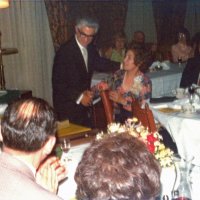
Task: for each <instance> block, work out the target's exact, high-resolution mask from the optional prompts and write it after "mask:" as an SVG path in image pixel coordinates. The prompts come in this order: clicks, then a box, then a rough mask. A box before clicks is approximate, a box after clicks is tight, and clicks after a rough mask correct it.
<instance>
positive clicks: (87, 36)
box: [78, 29, 95, 39]
mask: <svg viewBox="0 0 200 200" xmlns="http://www.w3.org/2000/svg"><path fill="white" fill-rule="evenodd" d="M78 32H79V33H80V35H81V37H85V38H91V39H92V38H93V37H94V36H95V34H94V35H87V34H86V33H84V32H82V31H81V30H80V29H78Z"/></svg>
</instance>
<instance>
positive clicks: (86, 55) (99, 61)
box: [52, 18, 120, 126]
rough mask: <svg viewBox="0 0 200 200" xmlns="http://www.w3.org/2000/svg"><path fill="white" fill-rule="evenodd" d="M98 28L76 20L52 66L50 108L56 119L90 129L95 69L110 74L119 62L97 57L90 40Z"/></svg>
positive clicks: (82, 19) (90, 21) (95, 25)
mask: <svg viewBox="0 0 200 200" xmlns="http://www.w3.org/2000/svg"><path fill="white" fill-rule="evenodd" d="M98 29H99V25H98V23H97V22H96V21H94V20H93V19H90V18H81V19H78V20H77V23H76V26H75V36H74V37H73V38H72V39H71V40H70V41H68V42H66V43H65V44H63V45H62V46H61V47H60V49H59V50H58V52H57V53H56V56H55V59H54V65H53V74H52V86H53V105H54V108H55V110H56V112H57V114H58V118H59V120H64V119H66V118H68V119H69V121H71V122H74V123H77V124H81V125H85V126H91V112H90V111H91V109H90V106H91V104H92V99H93V93H92V92H91V91H90V84H91V78H92V74H93V71H94V70H97V71H111V70H117V69H118V68H119V65H120V64H119V63H115V62H112V61H110V60H107V59H105V58H102V57H100V56H99V54H98V51H97V50H96V48H95V46H94V45H93V44H92V40H93V38H94V36H95V35H96V33H97V31H98Z"/></svg>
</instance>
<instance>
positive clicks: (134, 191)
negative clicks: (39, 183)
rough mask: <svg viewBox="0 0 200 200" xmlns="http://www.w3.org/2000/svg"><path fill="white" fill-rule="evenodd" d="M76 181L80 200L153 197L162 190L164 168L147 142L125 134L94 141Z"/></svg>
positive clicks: (76, 175)
mask: <svg viewBox="0 0 200 200" xmlns="http://www.w3.org/2000/svg"><path fill="white" fill-rule="evenodd" d="M75 181H76V183H77V192H76V196H77V199H78V200H89V199H90V200H116V199H117V200H120V199H123V200H125V199H127V200H131V199H132V200H133V199H134V200H144V199H148V200H150V199H151V200H153V199H155V197H156V196H157V195H158V194H159V192H160V167H159V163H158V162H157V160H156V159H155V157H154V156H153V154H151V153H150V152H149V151H148V149H147V148H146V146H145V144H144V143H143V142H141V141H140V140H138V139H137V138H135V137H133V136H131V135H129V134H127V133H123V134H119V135H115V136H108V137H104V138H103V139H100V140H96V141H94V142H93V143H92V144H91V145H90V147H89V148H88V149H86V151H85V152H84V154H83V157H82V160H81V161H80V163H79V165H78V167H77V169H76V173H75Z"/></svg>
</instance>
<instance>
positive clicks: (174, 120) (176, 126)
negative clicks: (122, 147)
mask: <svg viewBox="0 0 200 200" xmlns="http://www.w3.org/2000/svg"><path fill="white" fill-rule="evenodd" d="M186 107H187V108H195V109H194V110H191V109H188V110H187V109H186V110H185V109H183V108H186ZM150 108H151V110H152V112H153V115H154V118H155V120H156V121H157V122H159V123H160V124H161V125H162V126H163V127H165V128H166V129H167V131H168V132H169V134H170V135H171V137H172V139H173V141H174V142H175V143H176V146H177V150H178V154H179V155H180V156H181V157H182V158H184V159H185V160H192V172H191V183H192V189H193V198H192V199H199V196H198V192H199V185H200V101H199V100H197V101H196V102H195V103H191V102H190V101H189V99H188V97H187V96H186V97H183V98H180V99H175V100H174V101H171V102H161V103H150Z"/></svg>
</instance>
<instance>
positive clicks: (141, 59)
mask: <svg viewBox="0 0 200 200" xmlns="http://www.w3.org/2000/svg"><path fill="white" fill-rule="evenodd" d="M127 51H132V52H134V54H135V59H134V63H135V64H136V65H139V69H140V71H141V72H143V73H145V72H147V71H148V69H149V67H150V65H149V64H150V63H151V55H150V52H148V51H147V50H146V49H145V48H144V46H143V45H141V44H136V43H130V44H129V45H128V47H127V49H126V52H127Z"/></svg>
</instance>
